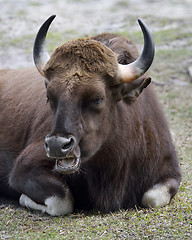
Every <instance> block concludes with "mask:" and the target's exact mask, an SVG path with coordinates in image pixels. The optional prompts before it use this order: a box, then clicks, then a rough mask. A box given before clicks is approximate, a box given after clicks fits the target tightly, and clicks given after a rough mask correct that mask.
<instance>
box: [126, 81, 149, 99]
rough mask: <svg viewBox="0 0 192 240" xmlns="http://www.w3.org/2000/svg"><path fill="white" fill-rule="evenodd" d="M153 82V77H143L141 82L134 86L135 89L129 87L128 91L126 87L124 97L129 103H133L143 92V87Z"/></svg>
mask: <svg viewBox="0 0 192 240" xmlns="http://www.w3.org/2000/svg"><path fill="white" fill-rule="evenodd" d="M150 83H151V78H150V77H146V78H143V79H142V81H141V82H140V83H139V82H138V85H137V86H136V87H135V88H133V89H129V87H128V89H127V90H128V91H126V89H124V91H125V92H124V93H126V94H124V97H123V99H124V100H125V101H126V102H127V103H132V102H134V101H136V99H137V97H138V96H139V95H140V94H141V93H142V91H143V89H144V88H146V87H147V86H148V85H149V84H150Z"/></svg>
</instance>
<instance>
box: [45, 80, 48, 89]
mask: <svg viewBox="0 0 192 240" xmlns="http://www.w3.org/2000/svg"><path fill="white" fill-rule="evenodd" d="M48 84H49V81H48V80H47V79H46V78H45V87H46V88H47V86H48Z"/></svg>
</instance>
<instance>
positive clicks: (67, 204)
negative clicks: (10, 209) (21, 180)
mask: <svg viewBox="0 0 192 240" xmlns="http://www.w3.org/2000/svg"><path fill="white" fill-rule="evenodd" d="M19 203H20V205H21V206H22V207H27V208H31V209H34V210H40V211H41V212H43V213H48V214H50V215H51V216H60V215H66V214H69V213H72V212H73V198H72V195H71V193H70V191H69V190H66V197H65V198H63V199H62V198H59V197H57V196H52V197H48V198H47V199H46V200H45V205H41V204H37V203H35V202H34V201H33V200H31V199H30V198H29V197H27V196H26V195H25V194H22V195H21V197H20V199H19Z"/></svg>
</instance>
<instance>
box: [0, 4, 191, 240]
mask: <svg viewBox="0 0 192 240" xmlns="http://www.w3.org/2000/svg"><path fill="white" fill-rule="evenodd" d="M34 3H35V4H36V2H35V1H34ZM22 14H23V15H24V13H22ZM148 20H150V17H148ZM153 20H155V22H153V25H155V26H159V29H158V30H157V31H156V32H155V33H154V38H155V41H156V46H157V49H156V56H155V61H154V64H153V67H152V69H151V71H150V75H151V76H152V77H153V79H155V81H157V82H159V83H163V85H156V84H155V85H154V87H155V90H156V92H157V95H158V97H159V99H160V102H161V103H162V106H163V108H164V111H165V114H166V117H167V119H168V122H169V125H170V129H171V132H172V135H173V139H174V142H175V145H176V148H177V151H178V154H179V157H180V164H181V169H182V174H183V179H182V183H181V185H180V189H179V192H178V194H177V195H176V197H175V198H174V199H173V200H172V201H171V203H170V204H169V205H168V206H166V207H164V208H160V209H140V208H135V209H130V210H126V211H125V210H121V211H119V212H115V213H109V214H105V215H103V214H101V213H99V212H80V213H74V214H71V215H69V216H64V217H50V216H48V215H45V214H44V215H43V214H41V213H39V212H35V211H29V210H27V209H23V208H21V207H19V205H18V203H16V202H13V201H8V200H5V199H0V239H25V240H27V239H42V240H44V239H46V240H47V239H86V240H87V239H191V236H192V215H191V213H192V200H191V199H192V190H191V189H192V147H191V146H192V94H191V92H192V84H190V83H189V76H188V73H187V67H188V65H189V63H192V58H191V53H192V40H191V39H192V38H191V36H192V35H191V33H192V31H191V29H190V28H184V21H180V20H176V23H177V24H180V25H179V26H178V27H175V28H173V29H172V28H171V25H172V23H173V22H170V19H153ZM168 23H169V24H168ZM134 24H135V20H134ZM164 25H168V26H170V28H169V27H168V28H166V29H164V28H163V26H164ZM161 27H162V29H161ZM68 34H69V35H70V34H71V35H74V36H75V35H77V33H76V32H75V31H73V30H71V32H69V33H68ZM123 34H124V35H127V33H123ZM1 35H3V34H1ZM130 36H131V38H132V39H133V40H134V41H135V42H136V43H139V44H140V43H141V44H142V35H141V33H140V31H137V32H132V33H130V34H129V37H130ZM30 39H32V38H31V36H28V37H27V36H21V37H18V38H17V39H11V40H10V41H8V42H7V43H6V46H8V45H12V46H13V45H14V46H15V47H20V46H22V47H23V48H25V46H26V42H27V40H29V41H31V40H30ZM65 40H66V39H62V34H61V33H59V32H56V33H54V34H53V33H49V40H48V41H49V42H48V44H50V45H48V49H49V50H50V51H52V50H53V49H54V48H55V46H57V45H58V44H61V43H62V42H64V41H65ZM178 41H182V42H181V43H182V44H181V45H178ZM3 44H4V43H3V42H2V44H0V47H3ZM174 46H175V47H174ZM176 80H179V81H180V82H182V83H185V84H182V85H178V84H177V81H176Z"/></svg>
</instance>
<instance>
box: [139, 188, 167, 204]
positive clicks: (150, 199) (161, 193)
mask: <svg viewBox="0 0 192 240" xmlns="http://www.w3.org/2000/svg"><path fill="white" fill-rule="evenodd" d="M170 200H171V194H170V193H169V187H168V186H167V185H165V184H161V183H159V184H156V185H154V186H153V187H152V188H151V189H149V190H148V191H147V192H145V193H144V195H143V198H142V202H141V203H142V205H143V206H144V207H152V208H158V207H164V206H166V205H167V204H168V203H169V202H170Z"/></svg>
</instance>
